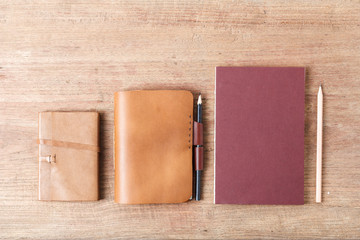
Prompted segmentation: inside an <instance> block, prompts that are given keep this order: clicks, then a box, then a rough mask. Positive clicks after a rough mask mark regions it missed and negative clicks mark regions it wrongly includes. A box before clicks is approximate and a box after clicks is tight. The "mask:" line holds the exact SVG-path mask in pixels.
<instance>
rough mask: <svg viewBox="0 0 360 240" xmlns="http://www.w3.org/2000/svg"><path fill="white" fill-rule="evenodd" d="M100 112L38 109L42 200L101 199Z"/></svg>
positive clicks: (40, 191) (40, 192) (40, 194)
mask: <svg viewBox="0 0 360 240" xmlns="http://www.w3.org/2000/svg"><path fill="white" fill-rule="evenodd" d="M98 139H99V114H98V113H96V112H41V113H39V139H38V144H39V157H38V160H39V200H48V201H51V200H52V201H95V200H98V198H99V194H98V151H99V145H98Z"/></svg>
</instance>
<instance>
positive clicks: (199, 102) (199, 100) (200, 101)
mask: <svg viewBox="0 0 360 240" xmlns="http://www.w3.org/2000/svg"><path fill="white" fill-rule="evenodd" d="M197 104H198V105H199V104H202V100H201V93H200V94H199V98H198V102H197Z"/></svg>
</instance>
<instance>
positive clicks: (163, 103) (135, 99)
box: [114, 90, 193, 204]
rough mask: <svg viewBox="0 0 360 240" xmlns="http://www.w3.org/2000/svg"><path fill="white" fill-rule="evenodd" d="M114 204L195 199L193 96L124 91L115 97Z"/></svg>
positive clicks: (165, 92) (172, 201) (179, 93)
mask: <svg viewBox="0 0 360 240" xmlns="http://www.w3.org/2000/svg"><path fill="white" fill-rule="evenodd" d="M114 104H115V106H114V125H115V128H114V162H115V202H118V203H123V204H147V203H179V202H185V201H187V200H189V199H190V198H191V196H192V145H193V95H192V93H191V92H189V91H182V90H179V91H177V90H160V91H125V92H117V93H115V99H114Z"/></svg>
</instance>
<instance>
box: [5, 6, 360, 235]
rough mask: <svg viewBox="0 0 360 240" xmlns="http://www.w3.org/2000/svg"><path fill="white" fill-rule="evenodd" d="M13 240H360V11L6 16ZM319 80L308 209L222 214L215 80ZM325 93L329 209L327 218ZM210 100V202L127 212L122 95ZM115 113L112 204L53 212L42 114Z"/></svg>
mask: <svg viewBox="0 0 360 240" xmlns="http://www.w3.org/2000/svg"><path fill="white" fill-rule="evenodd" d="M0 52H1V54H0V81H1V82H0V238H2V239H3V238H9V239H14V238H33V239H35V238H36V239H55V238H56V239H67V238H76V239H81V238H83V239H89V238H102V239H106V238H212V239H214V238H226V239H229V238H276V239H277V238H284V239H287V238H297V239H304V238H309V239H314V238H323V237H324V238H336V239H338V238H354V239H359V238H360V147H359V144H360V137H359V135H360V103H359V100H360V77H359V76H360V2H359V1H349V0H348V1H340V0H332V1H310V0H309V1H306V0H295V1H280V0H275V1H262V0H259V1H258V0H253V1H250V0H248V1H202V0H200V1H179V2H175V1H169V0H167V1H164V2H160V1H156V2H149V1H97V0H91V1H68V0H57V1H10V0H4V1H1V2H0ZM217 65H225V66H305V67H306V69H307V74H306V110H305V111H306V113H305V119H306V123H305V203H306V204H305V205H303V206H257V205H255V206H241V205H214V204H213V189H214V184H213V180H214V173H213V170H214V168H213V163H214V157H213V153H214V141H213V138H214V130H213V127H214V115H213V114H214V67H215V66H217ZM320 83H322V84H323V89H324V152H323V202H322V203H321V204H315V160H316V153H315V150H316V94H317V90H318V86H319V84H320ZM129 89H187V90H191V91H192V92H193V93H198V92H200V91H201V92H202V93H203V97H204V98H205V99H204V118H205V119H204V122H205V146H206V153H205V157H206V161H205V171H204V189H203V197H204V200H202V201H201V202H195V201H191V202H187V203H183V204H169V205H136V206H124V205H119V204H115V203H114V201H113V199H114V170H113V161H112V158H113V154H112V150H113V144H112V134H113V94H114V92H115V91H118V90H129ZM46 110H52V111H57V110H94V111H99V112H100V113H101V147H102V152H101V154H100V163H101V164H100V186H101V189H100V190H101V200H100V201H98V202H89V203H73V202H67V203H59V202H39V201H38V200H37V195H38V190H37V189H38V178H37V177H38V176H37V175H38V160H37V144H36V138H37V133H38V130H37V127H38V115H37V113H38V112H39V111H46Z"/></svg>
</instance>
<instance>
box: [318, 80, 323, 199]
mask: <svg viewBox="0 0 360 240" xmlns="http://www.w3.org/2000/svg"><path fill="white" fill-rule="evenodd" d="M317 100H318V102H317V143H316V202H317V203H320V202H321V175H322V170H321V169H322V130H323V92H322V89H321V85H320V87H319V92H318V95H317Z"/></svg>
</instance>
